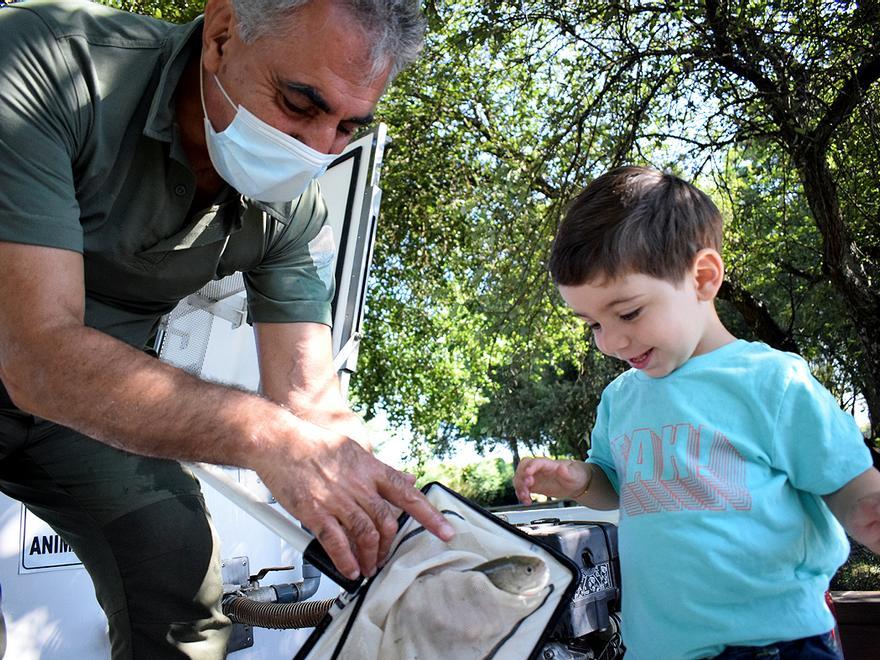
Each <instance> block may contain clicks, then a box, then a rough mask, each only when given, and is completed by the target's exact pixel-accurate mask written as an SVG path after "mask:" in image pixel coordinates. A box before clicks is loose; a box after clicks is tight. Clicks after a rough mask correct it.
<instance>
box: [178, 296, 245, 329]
mask: <svg viewBox="0 0 880 660" xmlns="http://www.w3.org/2000/svg"><path fill="white" fill-rule="evenodd" d="M186 302H187V303H189V304H190V305H192V306H193V307H197V308H198V309H203V310H205V311H206V312H210V313H211V314H213V315H214V316H219V317H220V318H221V319H225V320H227V321H229V323H231V324H232V327H233V328H237V327H239V326H240V325H241V324H242V323H244V321H245V319H246V318H247V300H245V298H243V297H242V296H230V297H229V298H224V299H223V300H212V299H211V298H208V297H207V296H204V295H202V294H201V293H193V294H191V295H189V296H187V297H186Z"/></svg>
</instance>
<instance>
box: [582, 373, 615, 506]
mask: <svg viewBox="0 0 880 660" xmlns="http://www.w3.org/2000/svg"><path fill="white" fill-rule="evenodd" d="M610 418H611V395H610V393H609V391H608V388H606V389H605V391H604V392H603V393H602V398H601V400H600V401H599V407H598V409H597V410H596V423H595V425H594V426H593V430H592V432H591V433H590V451H589V452H588V454H587V463H593V464H594V465H598V466H599V467H600V468H602V471H603V472H604V473H605V476H606V477H608V481H610V482H611V485H612V486H613V487H614V490H615V491H616V492H617V493H618V495H619V494H620V480H619V479H618V477H617V468H616V467H615V464H614V457H613V455H612V454H611V442H610V438H609V437H608V420H609V419H610Z"/></svg>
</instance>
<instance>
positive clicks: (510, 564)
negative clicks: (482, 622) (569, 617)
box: [468, 555, 550, 596]
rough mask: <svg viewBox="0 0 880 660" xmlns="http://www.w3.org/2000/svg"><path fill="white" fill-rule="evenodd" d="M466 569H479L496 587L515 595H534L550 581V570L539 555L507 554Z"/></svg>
mask: <svg viewBox="0 0 880 660" xmlns="http://www.w3.org/2000/svg"><path fill="white" fill-rule="evenodd" d="M468 570H471V571H479V572H480V573H483V574H485V575H486V577H487V578H489V581H490V582H491V583H492V584H494V585H495V586H496V587H497V588H498V589H501V590H502V591H506V592H508V593H511V594H514V595H516V596H534V595H535V594H537V593H539V592H540V591H541V590H543V589H544V587H546V586H547V583H548V582H550V570H549V569H548V568H547V564H546V563H544V560H543V559H541V558H540V557H534V556H531V555H508V556H505V557H498V558H496V559H492V560H490V561H487V562H484V563H482V564H479V565H477V566H474V567H473V568H470V569H468Z"/></svg>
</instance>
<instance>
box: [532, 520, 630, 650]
mask: <svg viewBox="0 0 880 660" xmlns="http://www.w3.org/2000/svg"><path fill="white" fill-rule="evenodd" d="M518 527H519V528H520V529H522V531H524V532H526V533H527V534H529V535H530V536H533V537H536V538H537V539H539V540H540V541H541V542H542V543H544V544H545V545H547V546H549V547H551V548H553V549H554V550H558V551H559V552H561V553H562V554H564V555H565V556H567V557H568V558H569V559H571V560H572V561H573V562H574V563H575V564H576V565H577V567H578V570H579V571H580V576H579V582H578V585H577V588H576V589H575V592H574V594H573V596H572V598H571V603H570V605H569V607H568V610H567V611H566V612H564V613H563V614H562V616H561V617H560V619H559V621H558V623H557V625H556V628H555V630H554V632H553V635H552V636H553V637H555V638H559V639H571V638H577V637H581V636H583V635H587V634H589V633H592V632H595V631H597V630H603V629H605V628H607V627H608V626H609V625H610V622H609V615H610V614H611V613H612V612H616V611H619V609H620V559H619V557H618V554H617V526H616V525H613V524H611V523H604V522H585V521H560V520H558V519H556V518H550V519H541V520H535V521H533V522H531V523H529V524H524V525H518Z"/></svg>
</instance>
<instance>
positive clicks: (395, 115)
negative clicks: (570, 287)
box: [105, 0, 880, 503]
mask: <svg viewBox="0 0 880 660" xmlns="http://www.w3.org/2000/svg"><path fill="white" fill-rule="evenodd" d="M105 1H106V2H107V3H108V4H111V5H114V6H117V7H120V8H123V9H128V10H132V11H138V12H142V13H146V14H152V15H155V16H157V17H160V18H164V19H167V20H171V21H182V20H188V19H189V18H191V17H193V16H194V15H196V14H197V13H198V12H199V11H200V4H199V3H190V2H187V1H186V0H145V1H141V0H135V1H132V2H128V1H125V0H105ZM424 7H425V12H426V15H427V16H428V19H429V33H428V41H427V46H426V49H425V53H424V56H423V58H422V59H421V60H420V61H419V62H418V63H417V64H416V65H415V66H413V67H411V68H410V69H409V70H407V71H405V72H404V73H403V74H402V75H401V76H400V77H399V78H398V80H397V81H396V82H395V84H394V85H393V86H392V87H391V88H390V90H389V92H388V94H387V95H386V97H385V98H384V100H383V101H382V103H381V105H380V107H379V108H378V117H379V119H381V120H382V121H384V122H386V123H387V124H388V125H389V134H390V135H391V136H392V138H393V143H392V145H391V147H390V148H389V149H388V151H387V152H386V162H385V166H384V167H385V169H384V173H383V177H382V186H383V188H384V197H383V203H382V213H381V218H380V224H379V235H378V239H377V244H376V250H375V256H374V265H373V270H372V273H371V285H370V286H371V288H370V291H369V298H368V305H369V307H368V311H367V317H366V321H365V331H366V339H365V342H364V344H363V350H362V352H361V359H360V364H359V371H358V373H357V375H356V377H355V378H354V379H353V380H352V386H353V389H352V392H351V394H352V397H353V399H354V401H355V402H356V404H357V405H358V406H359V407H360V408H361V409H362V410H363V411H364V412H365V414H366V415H367V416H368V417H369V416H372V415H373V414H375V413H376V412H377V411H379V410H383V411H384V412H385V414H387V416H388V417H389V419H390V420H391V423H392V425H393V426H395V427H396V428H399V429H405V430H406V432H408V433H409V434H411V436H412V438H413V450H414V452H413V453H414V454H416V455H419V454H420V453H421V455H422V458H423V459H424V456H425V455H426V454H434V455H437V456H444V455H446V454H448V453H449V451H450V448H451V446H452V443H453V442H454V441H456V440H465V441H467V442H472V443H475V444H476V446H477V447H478V448H479V449H490V448H492V447H494V446H496V445H502V446H506V447H508V448H509V449H510V450H511V451H512V452H513V454H514V460H517V458H518V456H519V453H520V452H521V451H527V452H543V453H548V454H551V455H554V456H569V455H573V456H578V457H580V456H583V454H584V452H585V451H586V449H587V447H588V437H587V433H588V431H589V429H590V427H591V425H592V422H593V411H594V410H595V407H596V404H597V402H598V398H599V396H600V394H601V391H602V388H603V387H604V385H605V384H606V383H607V382H608V381H609V380H610V379H611V378H613V377H614V376H615V375H616V374H617V373H619V371H620V369H621V367H620V366H619V365H617V364H615V363H614V362H612V361H611V360H606V359H604V358H603V357H602V356H600V355H599V354H598V353H597V351H596V350H595V349H594V348H593V347H592V346H591V344H590V341H589V338H588V337H587V336H586V335H585V332H584V329H583V328H582V327H581V326H580V325H579V324H578V323H577V322H576V321H575V319H574V318H573V317H572V316H571V315H570V314H568V313H567V312H566V311H565V310H564V309H563V308H562V306H561V304H560V300H559V299H558V296H557V294H556V292H555V291H554V290H553V287H552V286H551V285H550V282H549V281H548V278H547V275H546V272H545V268H544V262H545V259H546V257H547V252H548V248H549V245H550V242H551V240H552V237H553V235H554V231H555V228H556V226H557V224H558V222H559V220H560V217H561V215H562V213H563V211H564V208H565V204H566V202H567V200H568V199H570V198H571V197H572V196H573V195H574V194H575V193H576V192H577V191H578V190H579V189H581V188H582V187H583V186H584V185H585V184H586V183H587V182H588V181H589V180H590V179H591V178H593V177H595V176H596V175H598V174H600V173H601V172H603V171H604V170H606V169H608V168H610V167H612V166H615V165H619V164H623V163H635V164H651V165H654V166H657V167H660V168H669V169H671V170H672V171H674V172H676V173H678V174H680V175H682V176H684V177H686V178H688V179H690V180H693V181H694V182H695V183H697V184H698V185H700V186H701V187H702V188H703V189H704V190H706V191H707V192H709V193H710V194H712V196H713V197H714V198H715V200H716V202H717V203H718V204H719V206H720V207H721V208H722V209H723V212H724V214H725V218H726V244H725V248H724V256H725V260H726V264H727V269H728V273H727V280H728V281H727V283H726V285H725V288H724V289H723V290H722V292H721V296H720V300H719V308H720V311H721V314H722V317H723V319H724V321H725V323H726V324H727V325H728V326H729V327H730V328H731V329H732V330H734V332H735V333H736V334H738V335H739V336H742V337H744V338H747V339H758V340H762V341H765V342H767V343H769V344H771V345H773V346H776V347H779V348H783V349H785V350H793V351H796V352H799V353H800V354H802V355H803V356H804V357H805V358H807V359H808V360H809V362H810V363H811V365H812V367H813V369H814V372H815V374H816V375H817V377H818V378H819V379H820V380H821V381H822V382H823V383H824V384H826V385H827V386H828V387H829V389H830V390H831V391H832V392H833V393H834V394H835V396H837V398H838V399H839V401H840V402H841V405H843V406H844V407H845V408H847V409H850V410H852V409H854V406H855V402H856V399H857V397H859V396H861V397H863V398H864V400H865V401H866V402H867V406H868V412H869V414H870V420H871V423H870V425H869V428H867V429H866V431H867V433H868V435H869V436H870V437H871V438H872V439H873V441H876V440H877V438H878V435H880V324H878V322H877V321H878V319H880V289H878V287H880V277H878V268H877V264H878V260H880V183H878V181H880V179H878V177H877V172H878V171H880V85H878V82H877V81H878V79H880V8H878V2H877V0H862V1H854V0H748V1H746V2H736V3H734V2H729V1H727V0H703V1H700V2H696V1H694V0H653V1H648V0H566V1H564V2H563V1H562V0H529V1H527V2H523V1H521V0H515V1H514V0H511V1H492V2H478V1H476V0H462V1H460V2H442V1H435V0H428V1H427V2H425V4H424ZM509 476H510V474H509V468H508V467H506V466H503V465H502V464H499V463H497V462H489V463H488V464H480V465H478V466H471V467H469V468H467V469H465V470H464V471H463V472H461V473H458V472H456V471H454V470H451V469H449V468H431V471H430V472H429V473H427V474H426V475H424V476H423V481H424V480H428V479H431V478H437V479H439V480H441V481H444V482H446V483H448V484H450V485H452V486H453V487H454V488H456V489H458V490H460V491H462V492H465V493H466V494H468V495H469V496H471V497H473V498H474V499H477V500H478V501H481V502H484V503H492V502H494V501H496V500H497V499H499V498H500V499H503V498H504V497H506V495H505V494H504V492H503V491H504V488H503V487H502V484H503V483H507V482H505V480H509Z"/></svg>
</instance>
